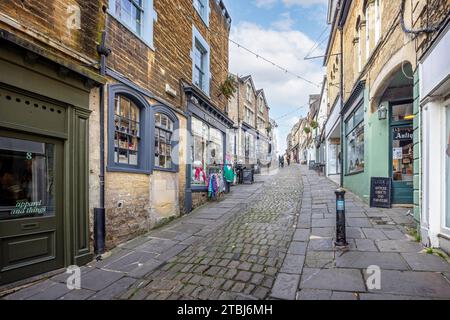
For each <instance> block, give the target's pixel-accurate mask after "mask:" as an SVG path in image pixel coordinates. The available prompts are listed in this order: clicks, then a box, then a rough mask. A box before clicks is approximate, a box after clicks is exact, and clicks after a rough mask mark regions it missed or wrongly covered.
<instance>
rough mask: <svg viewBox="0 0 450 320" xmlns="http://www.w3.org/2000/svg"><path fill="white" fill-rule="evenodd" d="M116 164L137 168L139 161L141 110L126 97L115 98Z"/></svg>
mask: <svg viewBox="0 0 450 320" xmlns="http://www.w3.org/2000/svg"><path fill="white" fill-rule="evenodd" d="M114 101H115V108H114V110H115V113H114V126H115V131H114V162H115V163H116V164H126V165H132V166H137V165H138V159H139V151H140V150H139V140H140V132H139V129H140V120H139V119H140V117H139V114H140V110H139V108H138V107H137V106H136V104H135V103H134V102H133V101H131V100H130V99H128V98H126V97H124V96H116V97H115V100H114Z"/></svg>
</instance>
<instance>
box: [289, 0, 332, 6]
mask: <svg viewBox="0 0 450 320" xmlns="http://www.w3.org/2000/svg"><path fill="white" fill-rule="evenodd" d="M283 3H284V4H285V5H286V6H288V7H290V6H301V7H310V6H313V5H317V4H319V5H321V4H323V5H326V4H327V3H328V0H283Z"/></svg>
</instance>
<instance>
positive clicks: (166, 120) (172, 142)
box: [152, 106, 179, 171]
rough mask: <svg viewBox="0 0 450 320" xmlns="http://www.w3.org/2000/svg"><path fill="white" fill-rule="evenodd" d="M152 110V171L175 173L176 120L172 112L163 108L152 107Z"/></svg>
mask: <svg viewBox="0 0 450 320" xmlns="http://www.w3.org/2000/svg"><path fill="white" fill-rule="evenodd" d="M152 110H153V113H154V122H155V136H154V140H155V144H154V150H153V151H154V163H153V165H154V167H153V169H155V170H167V171H176V170H177V163H178V161H177V154H176V150H175V147H176V143H177V141H178V138H177V137H176V134H177V130H178V127H179V124H178V118H177V116H176V115H175V114H174V113H173V111H172V110H170V109H169V108H167V107H164V106H154V107H153V108H152Z"/></svg>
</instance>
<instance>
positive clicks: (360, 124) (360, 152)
mask: <svg viewBox="0 0 450 320" xmlns="http://www.w3.org/2000/svg"><path fill="white" fill-rule="evenodd" d="M345 134H346V141H347V150H346V151H347V152H346V165H347V174H354V173H359V172H363V171H364V106H363V105H360V106H359V107H358V108H357V109H356V110H355V111H354V112H353V113H352V114H351V115H350V116H349V117H348V119H347V120H346V122H345Z"/></svg>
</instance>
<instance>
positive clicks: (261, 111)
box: [228, 75, 274, 167]
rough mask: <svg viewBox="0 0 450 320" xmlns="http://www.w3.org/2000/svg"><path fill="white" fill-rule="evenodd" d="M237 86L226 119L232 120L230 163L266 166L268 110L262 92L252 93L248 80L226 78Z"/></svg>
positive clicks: (269, 149) (268, 157)
mask: <svg viewBox="0 0 450 320" xmlns="http://www.w3.org/2000/svg"><path fill="white" fill-rule="evenodd" d="M230 76H231V77H232V78H233V79H234V80H235V83H236V85H237V87H236V89H237V90H236V93H235V94H234V95H233V96H232V97H231V98H230V99H229V103H228V115H229V117H230V118H231V119H232V120H233V122H234V124H235V126H234V128H235V130H234V132H230V135H232V136H233V135H234V137H235V146H234V147H232V149H233V148H234V150H235V152H234V153H233V154H234V161H237V162H238V163H242V164H246V165H254V164H259V165H261V166H265V167H267V166H269V165H270V164H271V162H272V149H273V148H272V135H271V131H272V129H274V128H272V124H271V121H270V117H269V112H270V107H269V105H268V103H267V100H266V96H265V94H264V90H263V89H259V90H258V89H256V87H255V84H254V82H253V79H252V77H251V76H250V75H249V76H245V77H239V76H237V75H230Z"/></svg>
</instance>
